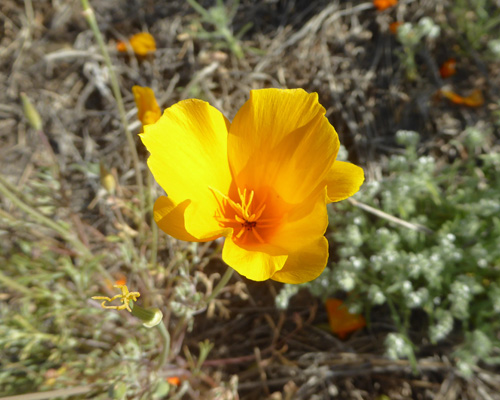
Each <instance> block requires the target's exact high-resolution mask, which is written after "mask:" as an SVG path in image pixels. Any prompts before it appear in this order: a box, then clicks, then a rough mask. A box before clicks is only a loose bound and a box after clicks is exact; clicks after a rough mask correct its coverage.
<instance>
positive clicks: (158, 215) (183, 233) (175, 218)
mask: <svg viewBox="0 0 500 400" xmlns="http://www.w3.org/2000/svg"><path fill="white" fill-rule="evenodd" d="M190 203H191V201H190V200H184V201H183V202H182V203H180V204H175V203H174V202H173V201H172V200H171V199H170V198H169V197H166V196H161V197H159V198H158V199H157V200H156V202H155V205H154V210H153V213H154V214H153V215H154V218H155V221H156V223H157V224H158V227H159V228H160V229H161V230H162V231H164V232H165V233H167V234H169V235H170V236H173V237H174V238H176V239H179V240H184V241H186V242H207V241H209V240H214V239H216V238H218V237H220V236H222V234H223V233H225V231H223V230H222V229H221V230H220V231H219V232H215V233H213V234H210V233H209V236H207V237H202V238H196V237H194V236H193V235H191V234H190V233H189V232H188V231H187V230H186V225H185V220H184V213H185V211H186V207H188V206H189V204H190Z"/></svg>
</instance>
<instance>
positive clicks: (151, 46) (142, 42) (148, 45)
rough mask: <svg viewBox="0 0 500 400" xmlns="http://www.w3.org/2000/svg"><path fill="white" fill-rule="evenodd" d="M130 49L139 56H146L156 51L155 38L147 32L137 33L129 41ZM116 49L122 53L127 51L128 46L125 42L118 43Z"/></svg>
mask: <svg viewBox="0 0 500 400" xmlns="http://www.w3.org/2000/svg"><path fill="white" fill-rule="evenodd" d="M129 44H130V47H132V50H133V51H134V53H135V54H137V55H138V56H145V55H147V54H149V53H153V52H155V51H156V42H155V38H154V37H153V36H152V35H151V34H150V33H147V32H140V33H136V34H135V35H133V36H131V37H130V39H129ZM116 49H117V50H118V51H121V52H126V51H127V44H126V43H125V42H118V43H117V44H116Z"/></svg>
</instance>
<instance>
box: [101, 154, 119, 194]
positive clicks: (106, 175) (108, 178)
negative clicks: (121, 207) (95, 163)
mask: <svg viewBox="0 0 500 400" xmlns="http://www.w3.org/2000/svg"><path fill="white" fill-rule="evenodd" d="M99 173H100V175H101V185H102V186H103V187H104V189H106V191H107V192H108V193H109V194H115V189H116V181H115V177H114V176H113V174H111V172H109V171H108V170H107V168H106V167H105V166H104V164H103V163H102V162H101V163H100V164H99Z"/></svg>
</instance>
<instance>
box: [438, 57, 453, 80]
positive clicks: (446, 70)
mask: <svg viewBox="0 0 500 400" xmlns="http://www.w3.org/2000/svg"><path fill="white" fill-rule="evenodd" d="M456 67H457V60H455V59H454V58H450V59H448V60H446V61H445V62H444V63H443V64H442V65H441V68H439V74H440V75H441V78H443V79H446V78H449V77H450V76H453V75H455V74H456V73H457V69H456Z"/></svg>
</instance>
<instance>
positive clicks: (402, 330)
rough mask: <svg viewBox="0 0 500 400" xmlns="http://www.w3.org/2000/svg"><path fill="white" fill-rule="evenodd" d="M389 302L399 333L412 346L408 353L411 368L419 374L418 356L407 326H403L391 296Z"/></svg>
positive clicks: (415, 373) (414, 372)
mask: <svg viewBox="0 0 500 400" xmlns="http://www.w3.org/2000/svg"><path fill="white" fill-rule="evenodd" d="M387 304H388V305H389V308H390V309H391V314H392V318H393V319H394V321H395V322H396V325H397V327H398V331H399V333H400V334H401V335H402V336H403V337H404V340H405V341H406V343H407V344H408V345H409V347H410V350H411V351H410V353H409V354H408V359H409V361H410V365H411V370H412V372H413V374H414V375H417V374H418V362H417V357H415V352H414V351H413V343H412V342H411V340H410V339H408V334H407V332H406V327H405V326H403V324H402V323H401V319H400V318H399V314H398V311H397V310H396V306H395V305H394V303H393V302H392V300H391V299H390V298H389V297H387Z"/></svg>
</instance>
